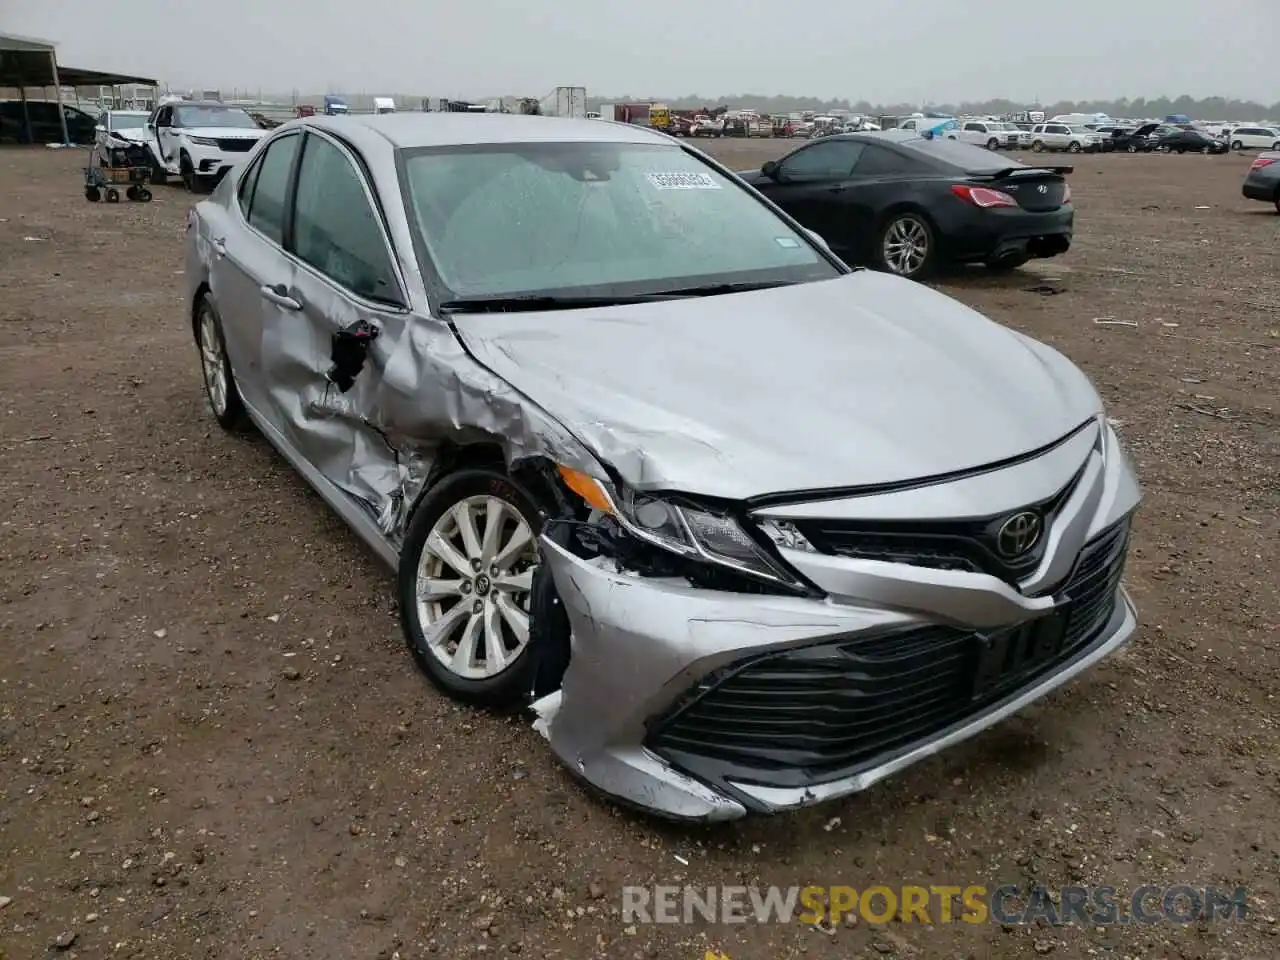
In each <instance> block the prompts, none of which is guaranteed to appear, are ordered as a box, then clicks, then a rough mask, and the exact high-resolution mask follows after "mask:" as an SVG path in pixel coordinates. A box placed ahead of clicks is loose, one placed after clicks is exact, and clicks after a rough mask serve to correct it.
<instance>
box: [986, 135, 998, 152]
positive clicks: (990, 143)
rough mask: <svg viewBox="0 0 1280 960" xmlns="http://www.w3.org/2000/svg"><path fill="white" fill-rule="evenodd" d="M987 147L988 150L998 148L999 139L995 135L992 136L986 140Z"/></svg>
mask: <svg viewBox="0 0 1280 960" xmlns="http://www.w3.org/2000/svg"><path fill="white" fill-rule="evenodd" d="M987 149H988V150H999V149H1000V141H999V140H997V139H996V138H995V137H992V138H991V139H990V140H988V141H987Z"/></svg>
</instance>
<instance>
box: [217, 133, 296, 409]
mask: <svg viewBox="0 0 1280 960" xmlns="http://www.w3.org/2000/svg"><path fill="white" fill-rule="evenodd" d="M301 144H302V135H301V134H300V133H289V134H286V135H284V136H280V137H277V138H276V139H274V140H272V141H271V142H270V143H269V144H268V145H267V147H266V149H264V150H263V151H262V152H261V153H259V154H258V156H257V157H256V158H255V159H254V161H253V164H252V165H251V166H250V167H249V168H248V169H247V170H246V171H245V174H244V176H243V177H242V178H241V180H240V182H239V183H238V184H237V192H236V205H235V207H236V209H234V210H230V211H228V216H227V221H226V222H224V221H221V220H211V221H210V224H209V229H210V236H209V238H208V241H209V242H210V243H212V244H213V269H212V270H211V272H210V276H209V285H210V287H211V289H212V291H213V298H214V302H215V303H216V304H217V305H218V310H219V312H220V313H221V314H222V317H223V320H222V326H223V335H224V338H225V340H226V345H227V356H228V358H229V359H230V360H231V369H232V372H233V373H234V374H235V378H236V385H237V387H239V389H240V395H241V396H242V397H243V398H244V401H245V402H246V403H247V404H249V406H251V407H253V409H254V411H255V412H257V413H258V414H259V415H260V416H262V417H264V418H265V419H267V420H268V421H270V422H271V424H272V425H273V426H275V427H277V428H280V427H281V426H282V424H281V423H280V421H279V418H278V417H276V416H274V415H273V413H272V409H271V404H270V392H271V391H270V386H271V385H270V384H269V382H268V380H267V377H266V373H265V371H264V370H263V363H262V355H263V349H264V343H265V342H267V341H269V340H270V339H272V338H275V337H278V336H279V330H280V326H281V324H288V323H290V322H293V323H296V317H294V316H292V314H293V313H294V311H290V310H288V309H285V308H284V307H283V306H282V305H281V303H280V302H279V301H278V300H277V299H276V298H274V297H273V296H271V294H270V293H269V292H268V288H269V287H271V286H272V285H274V284H277V283H281V282H285V283H289V282H291V281H292V274H293V261H292V260H290V259H289V257H288V256H287V255H286V254H285V252H284V249H283V248H284V226H285V211H286V209H287V198H288V192H289V183H290V180H291V178H292V176H293V172H294V169H295V167H296V164H297V158H298V154H299V152H300V150H299V148H300V146H301ZM215 209H216V208H215Z"/></svg>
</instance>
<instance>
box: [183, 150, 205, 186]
mask: <svg viewBox="0 0 1280 960" xmlns="http://www.w3.org/2000/svg"><path fill="white" fill-rule="evenodd" d="M178 169H179V170H180V171H181V172H182V185H183V186H184V187H186V188H187V192H188V193H199V192H200V179H199V177H197V176H196V168H195V167H194V166H193V165H192V163H191V158H190V157H189V156H187V154H186V153H183V154H182V156H181V157H179V158H178Z"/></svg>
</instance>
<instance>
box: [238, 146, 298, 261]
mask: <svg viewBox="0 0 1280 960" xmlns="http://www.w3.org/2000/svg"><path fill="white" fill-rule="evenodd" d="M299 139H300V138H299V137H298V135H297V134H290V135H288V136H284V137H281V138H280V139H279V140H275V141H273V142H272V143H271V144H270V145H269V146H268V147H267V149H266V151H265V152H264V153H263V155H262V159H261V160H259V161H258V173H257V177H256V179H257V185H256V186H255V187H254V190H253V203H252V205H251V206H250V207H249V222H250V223H251V224H253V226H255V227H257V228H258V229H259V230H261V231H262V232H263V233H265V234H266V235H267V236H268V237H270V238H271V239H272V240H274V241H275V242H276V243H283V242H284V207H285V192H286V191H287V189H288V186H289V172H290V171H291V170H292V169H293V157H294V155H295V154H296V153H297V152H298V141H299Z"/></svg>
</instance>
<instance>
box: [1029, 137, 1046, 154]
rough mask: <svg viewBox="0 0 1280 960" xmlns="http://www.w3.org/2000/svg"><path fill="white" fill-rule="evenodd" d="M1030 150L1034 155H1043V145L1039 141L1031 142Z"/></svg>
mask: <svg viewBox="0 0 1280 960" xmlns="http://www.w3.org/2000/svg"><path fill="white" fill-rule="evenodd" d="M1031 149H1032V150H1033V151H1034V152H1036V153H1044V143H1043V142H1042V141H1040V140H1033V141H1031Z"/></svg>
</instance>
